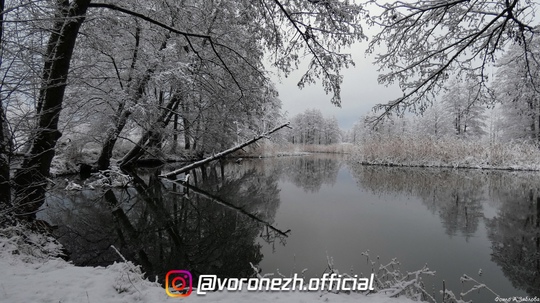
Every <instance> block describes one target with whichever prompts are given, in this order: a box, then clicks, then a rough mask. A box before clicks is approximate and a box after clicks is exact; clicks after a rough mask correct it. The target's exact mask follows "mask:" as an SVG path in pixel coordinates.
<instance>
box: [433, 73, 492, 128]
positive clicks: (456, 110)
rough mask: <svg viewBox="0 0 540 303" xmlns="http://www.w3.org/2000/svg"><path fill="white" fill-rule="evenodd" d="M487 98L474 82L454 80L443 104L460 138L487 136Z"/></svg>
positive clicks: (444, 97) (443, 97)
mask: <svg viewBox="0 0 540 303" xmlns="http://www.w3.org/2000/svg"><path fill="white" fill-rule="evenodd" d="M485 102H486V97H485V96H484V93H483V91H482V87H481V86H479V85H476V82H474V81H460V80H458V79H454V80H453V81H451V82H450V84H449V85H448V87H447V92H446V94H444V95H443V96H442V103H443V104H444V106H445V107H446V111H447V113H448V114H449V116H450V118H451V119H452V124H453V126H454V133H455V134H456V135H457V136H458V137H471V136H472V137H480V136H483V135H484V134H486V131H485V127H486V124H485V118H486V117H485V115H484V112H485V110H486V105H485Z"/></svg>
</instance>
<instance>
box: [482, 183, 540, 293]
mask: <svg viewBox="0 0 540 303" xmlns="http://www.w3.org/2000/svg"><path fill="white" fill-rule="evenodd" d="M500 178H501V181H502V182H500V184H507V187H506V188H504V189H502V188H500V187H494V188H493V192H494V195H495V196H497V197H498V198H499V199H500V203H501V206H500V208H499V211H498V214H497V216H496V217H494V218H492V219H487V220H486V221H487V226H488V237H489V239H490V241H491V242H492V250H493V253H492V255H491V256H492V260H493V261H495V262H496V263H497V264H498V265H499V266H500V267H501V268H502V270H503V272H504V274H505V275H506V277H508V279H509V280H510V281H511V282H512V284H513V285H514V287H516V288H520V289H523V290H525V291H526V292H527V293H528V294H529V295H531V296H540V189H539V188H538V186H539V184H540V177H538V176H537V175H535V174H526V175H523V174H522V175H521V176H516V175H511V174H506V175H501V176H500Z"/></svg>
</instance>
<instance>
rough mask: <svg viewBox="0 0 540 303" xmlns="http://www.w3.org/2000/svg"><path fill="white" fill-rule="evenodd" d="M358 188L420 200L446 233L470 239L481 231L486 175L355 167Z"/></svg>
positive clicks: (438, 170) (352, 170)
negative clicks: (479, 228) (478, 230)
mask: <svg viewBox="0 0 540 303" xmlns="http://www.w3.org/2000/svg"><path fill="white" fill-rule="evenodd" d="M351 173H352V174H353V176H354V178H355V179H356V181H357V183H358V186H360V187H362V188H365V189H368V190H371V191H372V192H373V193H396V194H401V195H403V194H406V195H411V196H415V197H418V198H420V199H421V200H422V203H423V204H424V205H425V206H426V207H427V208H428V209H429V210H430V211H431V212H432V213H434V214H438V215H439V217H440V219H441V223H442V224H443V226H444V228H445V231H446V234H448V235H450V236H455V235H461V236H464V237H465V238H466V239H467V240H468V238H469V237H471V236H472V235H474V233H475V232H476V231H477V229H478V225H479V222H480V220H481V219H482V218H483V206H482V203H483V202H484V201H485V200H486V198H487V197H486V189H485V187H484V185H485V183H486V182H487V180H486V177H487V175H486V173H483V172H475V171H464V170H459V171H457V170H449V169H429V168H400V167H376V166H362V165H352V169H351Z"/></svg>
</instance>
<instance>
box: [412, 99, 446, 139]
mask: <svg viewBox="0 0 540 303" xmlns="http://www.w3.org/2000/svg"><path fill="white" fill-rule="evenodd" d="M415 124H416V125H417V132H418V133H419V134H422V135H429V136H432V137H433V138H437V139H438V138H442V137H444V136H446V135H449V134H453V133H454V132H453V130H452V119H451V116H450V115H448V112H447V109H446V108H445V105H444V104H443V103H442V102H434V103H433V105H432V106H430V107H428V108H427V109H426V110H425V111H424V112H423V113H422V115H421V116H418V117H416V120H415Z"/></svg>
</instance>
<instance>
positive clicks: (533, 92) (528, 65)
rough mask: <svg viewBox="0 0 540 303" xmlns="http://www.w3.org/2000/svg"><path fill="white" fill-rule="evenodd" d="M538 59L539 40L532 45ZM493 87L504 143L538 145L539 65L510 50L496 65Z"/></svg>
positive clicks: (515, 50) (525, 55)
mask: <svg viewBox="0 0 540 303" xmlns="http://www.w3.org/2000/svg"><path fill="white" fill-rule="evenodd" d="M531 47H532V49H533V50H534V54H535V55H536V56H539V55H540V52H538V47H540V41H539V40H538V38H536V39H534V40H533V42H532V43H531ZM498 66H499V68H498V69H497V73H496V78H495V81H494V83H493V85H492V89H493V91H494V95H495V99H496V101H497V103H500V104H501V109H500V112H501V115H502V117H501V121H500V123H499V127H500V128H501V129H502V131H503V135H504V138H506V139H521V140H528V141H531V142H535V143H538V142H540V82H539V80H538V77H539V76H540V63H539V62H538V61H536V60H532V58H530V57H528V56H527V54H526V53H525V52H524V51H523V49H521V48H520V47H517V46H514V47H511V48H510V49H509V50H508V52H507V53H506V54H505V56H504V57H503V58H501V60H499V62H498Z"/></svg>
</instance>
